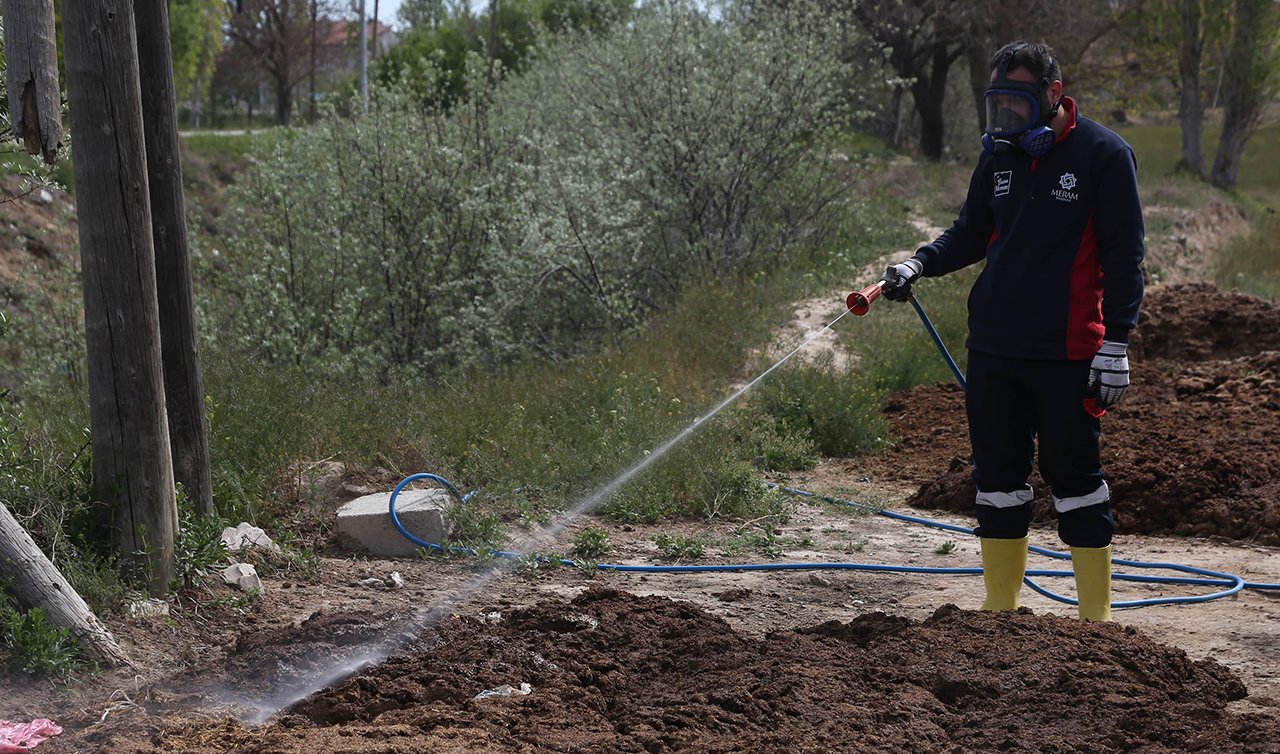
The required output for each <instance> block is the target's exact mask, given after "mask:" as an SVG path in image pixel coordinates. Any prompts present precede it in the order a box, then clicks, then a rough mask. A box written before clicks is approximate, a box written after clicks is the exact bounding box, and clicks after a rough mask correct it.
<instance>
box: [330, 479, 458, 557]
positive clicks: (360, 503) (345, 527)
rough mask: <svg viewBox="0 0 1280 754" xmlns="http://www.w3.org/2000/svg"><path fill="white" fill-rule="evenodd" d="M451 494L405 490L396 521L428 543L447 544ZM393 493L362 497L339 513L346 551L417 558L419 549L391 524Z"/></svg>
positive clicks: (341, 542)
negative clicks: (390, 510)
mask: <svg viewBox="0 0 1280 754" xmlns="http://www.w3.org/2000/svg"><path fill="white" fill-rule="evenodd" d="M449 500H450V498H449V493H448V492H445V491H444V490H441V489H431V490H405V491H404V492H401V493H400V495H399V496H398V497H397V498H396V517H397V518H399V519H400V523H401V524H402V525H403V526H404V528H406V529H408V530H409V533H411V534H413V535H414V536H415V537H417V538H418V539H421V540H423V541H424V542H436V543H440V544H443V543H444V542H445V540H446V539H448V537H449V532H450V531H452V530H453V526H452V524H451V523H450V522H449V520H448V519H447V518H445V510H446V508H447V506H448V504H449ZM390 502H391V493H390V492H378V493H375V494H372V495H365V496H364V497H358V498H356V499H355V500H352V501H351V502H349V503H347V504H346V505H344V506H342V507H341V508H339V509H338V544H339V545H340V546H341V547H342V548H343V549H345V550H350V551H354V552H368V553H371V554H373V555H388V556H401V555H413V554H414V553H416V552H417V551H418V550H419V549H421V548H420V547H419V546H418V545H416V544H414V543H413V542H410V541H409V540H408V539H406V538H405V536H404V535H403V534H401V533H400V532H399V531H398V530H397V529H396V527H395V526H393V525H392V524H391V516H390V514H389V513H388V512H387V510H388V508H387V506H388V504H389V503H390Z"/></svg>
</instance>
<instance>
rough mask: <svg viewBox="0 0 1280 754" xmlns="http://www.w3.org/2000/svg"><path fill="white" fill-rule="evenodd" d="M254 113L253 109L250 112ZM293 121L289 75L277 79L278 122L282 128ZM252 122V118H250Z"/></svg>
mask: <svg viewBox="0 0 1280 754" xmlns="http://www.w3.org/2000/svg"><path fill="white" fill-rule="evenodd" d="M249 112H250V113H252V112H253V110H252V107H251V108H250V110H249ZM292 119H293V89H292V88H291V87H290V86H289V77H288V76H287V75H283V76H277V77H276V122H277V123H279V124H280V125H282V126H287V125H289V122H290V121H291V120H292ZM250 120H252V116H251V117H250Z"/></svg>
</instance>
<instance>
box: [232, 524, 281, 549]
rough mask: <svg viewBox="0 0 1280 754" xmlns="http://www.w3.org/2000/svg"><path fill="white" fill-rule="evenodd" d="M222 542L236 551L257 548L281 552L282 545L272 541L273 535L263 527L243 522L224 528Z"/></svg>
mask: <svg viewBox="0 0 1280 754" xmlns="http://www.w3.org/2000/svg"><path fill="white" fill-rule="evenodd" d="M222 542H223V544H225V545H226V546H227V551H228V552H232V553H236V552H240V551H242V550H250V549H254V548H257V549H259V550H266V551H268V552H276V553H278V552H280V546H279V545H277V544H276V543H275V542H273V541H271V537H269V536H267V533H266V532H265V531H263V530H262V529H259V528H258V527H256V526H254V525H253V524H247V523H242V524H240V525H239V526H236V527H231V526H228V527H227V528H225V529H223V530H222Z"/></svg>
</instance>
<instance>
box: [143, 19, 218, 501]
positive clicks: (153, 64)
mask: <svg viewBox="0 0 1280 754" xmlns="http://www.w3.org/2000/svg"><path fill="white" fill-rule="evenodd" d="M133 7H134V12H135V13H136V14H137V15H136V21H137V25H138V71H139V76H140V78H141V80H143V81H147V82H149V83H148V86H147V87H146V88H145V89H143V92H142V124H143V130H144V133H145V135H146V146H147V186H148V188H149V189H150V192H149V193H150V197H151V230H152V237H153V240H154V243H155V254H156V292H157V296H158V300H159V306H160V350H161V355H162V358H163V368H164V396H165V401H166V402H167V404H168V405H167V408H168V411H167V414H168V417H169V443H170V447H171V450H172V454H173V473H174V477H175V479H176V481H177V482H178V483H179V484H181V485H182V487H183V489H184V490H185V491H186V494H187V496H188V498H190V500H191V502H192V503H194V504H195V510H196V513H197V514H199V515H200V516H210V515H213V513H214V510H213V490H212V487H211V485H210V480H209V434H208V431H207V429H206V423H205V415H204V380H203V378H202V377H201V373H200V348H199V345H200V344H199V341H198V339H197V338H196V314H195V303H194V301H193V299H192V293H191V250H190V247H189V246H188V244H187V215H186V204H185V202H184V200H183V196H182V162H181V155H180V154H179V152H178V113H177V102H176V100H177V96H176V94H175V92H174V89H173V53H172V50H171V49H170V46H169V7H168V2H167V0H135V2H134V6H133Z"/></svg>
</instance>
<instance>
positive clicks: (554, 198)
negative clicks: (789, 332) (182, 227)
mask: <svg viewBox="0 0 1280 754" xmlns="http://www.w3.org/2000/svg"><path fill="white" fill-rule="evenodd" d="M756 13H757V15H756V16H755V17H737V16H732V15H730V14H729V13H728V12H727V11H725V12H723V13H721V14H720V15H719V17H718V18H717V19H715V20H713V19H711V18H709V17H708V16H707V15H706V14H705V13H703V12H702V11H700V10H698V9H696V8H694V7H693V6H692V5H690V4H686V3H684V2H681V1H677V2H667V3H662V4H658V5H655V6H650V7H646V8H644V9H642V10H641V11H640V12H638V14H637V15H636V17H635V18H634V19H633V20H632V21H631V22H630V23H628V24H626V25H624V26H621V27H619V28H616V29H615V30H613V31H612V32H610V33H608V34H603V35H600V34H583V35H581V36H577V37H572V38H567V39H566V38H563V37H562V38H560V39H559V40H558V41H556V42H555V43H554V45H552V46H549V47H547V48H545V49H544V50H543V51H542V54H541V55H540V57H539V58H538V59H537V60H536V61H535V62H533V63H532V64H531V65H530V66H529V67H528V70H527V71H526V72H525V73H524V75H522V76H519V77H511V78H509V79H508V80H506V81H505V82H504V83H503V84H501V85H500V86H499V87H498V89H497V90H496V91H491V92H488V93H487V94H484V95H476V96H473V97H472V98H471V100H470V101H468V102H467V103H464V104H461V105H459V106H457V107H456V108H455V109H453V110H451V111H449V112H438V111H431V110H424V109H423V105H422V104H421V102H422V99H423V98H422V97H421V96H419V95H417V94H415V93H410V92H407V91H405V90H404V89H403V88H401V89H399V90H396V89H392V90H384V91H382V92H381V94H380V95H379V96H377V97H376V98H375V104H374V106H373V107H371V110H370V113H369V115H367V116H364V117H359V118H356V119H354V120H347V119H341V118H338V117H337V116H331V117H330V118H329V119H327V120H326V121H325V122H324V123H323V124H321V125H319V126H316V127H312V128H309V129H305V130H302V131H299V132H296V133H291V134H289V135H288V136H284V137H281V138H278V139H277V140H276V141H275V143H274V144H273V147H272V150H271V151H270V153H268V154H267V155H265V159H264V160H263V161H262V162H261V163H260V165H259V166H258V168H257V169H256V170H254V171H253V175H252V176H251V178H250V179H249V180H247V181H245V182H244V183H243V184H242V187H241V189H240V191H239V193H238V202H237V209H236V211H237V213H238V215H237V217H238V220H239V222H238V226H239V230H238V232H237V237H236V239H235V242H234V243H233V244H232V246H233V249H234V251H235V252H236V254H235V257H236V258H237V259H238V260H239V266H238V267H237V268H236V282H237V283H238V285H239V286H240V290H241V294H240V304H239V309H238V317H237V328H236V332H237V333H238V334H239V335H240V337H242V338H245V339H246V340H247V341H249V342H250V343H251V344H252V345H253V346H255V347H258V348H262V349H263V350H264V352H265V354H266V355H267V356H268V357H270V358H275V359H290V360H295V361H299V362H305V363H310V362H312V361H313V360H314V359H321V360H323V363H325V364H328V365H330V366H331V367H332V368H336V369H339V370H351V369H358V370H362V371H368V370H376V371H377V372H380V373H386V372H387V371H388V370H397V369H402V368H408V369H411V370H413V371H422V372H426V373H438V372H442V371H447V370H449V369H451V368H454V367H457V366H461V365H472V364H477V363H500V362H503V361H507V360H510V359H513V358H518V357H520V356H523V355H527V354H531V353H541V354H545V355H549V356H553V357H554V356H559V355H563V354H565V353H569V352H572V351H573V350H574V349H575V348H578V347H581V345H582V344H583V343H584V342H587V341H590V340H594V339H597V338H599V337H601V336H603V335H605V334H607V333H610V332H616V331H618V330H620V329H625V328H626V327H629V326H632V325H634V324H636V323H638V322H640V321H642V320H643V319H644V317H645V316H646V315H647V314H649V313H650V312H652V311H654V310H656V309H660V308H662V307H663V306H664V305H666V304H667V303H668V302H670V301H671V300H672V297H673V296H674V294H675V293H676V292H678V291H679V290H680V288H681V287H682V286H683V285H685V284H686V283H688V282H689V281H691V280H706V279H714V278H722V277H725V276H729V275H732V274H735V273H737V272H739V271H741V270H744V269H767V268H768V267H769V266H771V265H776V264H780V263H782V262H785V261H786V260H787V258H788V256H789V255H791V254H793V253H794V252H795V251H796V250H798V249H801V248H804V247H805V246H807V245H808V246H820V245H822V244H824V243H827V242H829V241H830V240H831V238H832V236H833V232H834V222H835V221H836V220H837V219H838V218H839V217H840V213H839V212H837V211H835V210H837V209H838V208H839V206H840V204H841V203H842V202H843V201H845V199H846V196H845V194H846V190H845V187H844V186H843V185H842V184H841V182H840V181H839V180H838V179H837V175H836V171H837V170H839V169H842V168H843V167H844V166H843V165H842V164H841V163H840V162H838V161H835V160H831V159H829V157H827V155H828V154H829V152H830V145H829V143H828V141H827V138H828V136H829V135H830V134H831V133H833V132H834V131H835V130H836V129H837V128H838V127H839V126H840V125H841V123H840V122H839V119H838V115H839V114H841V113H842V112H845V111H846V110H847V108H845V107H843V103H844V101H845V99H846V97H847V96H848V85H849V81H850V80H856V79H854V78H853V77H851V76H850V73H849V71H848V70H845V69H844V68H843V67H842V65H841V64H840V63H839V62H838V60H837V55H836V52H835V50H836V46H837V45H836V41H835V35H836V34H837V32H838V33H839V34H840V35H843V36H842V38H843V39H847V36H848V30H847V29H843V28H841V27H839V25H838V24H835V23H833V22H832V21H831V19H830V17H828V16H824V15H822V14H819V13H816V12H813V11H809V10H806V9H805V7H802V4H797V5H793V6H792V7H791V8H790V9H788V10H786V11H773V12H768V13H766V12H764V11H757V12H756ZM473 67H474V69H475V70H473V72H472V75H473V76H476V77H480V76H483V63H482V62H481V61H475V65H474V66H473ZM468 90H469V91H482V90H483V88H482V87H479V86H473V87H469V88H468Z"/></svg>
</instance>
